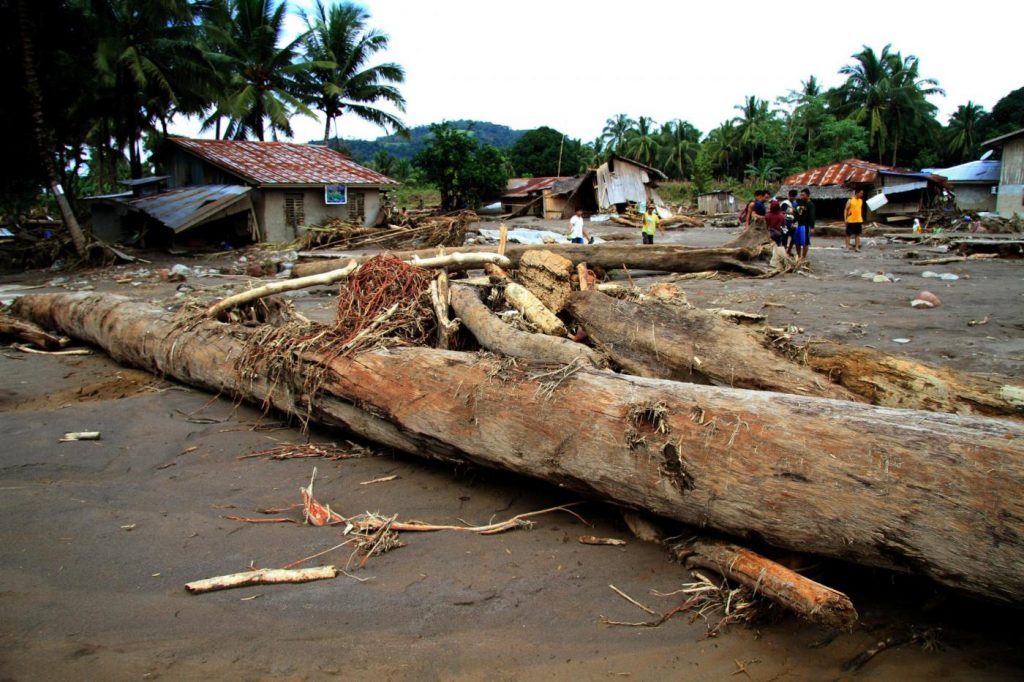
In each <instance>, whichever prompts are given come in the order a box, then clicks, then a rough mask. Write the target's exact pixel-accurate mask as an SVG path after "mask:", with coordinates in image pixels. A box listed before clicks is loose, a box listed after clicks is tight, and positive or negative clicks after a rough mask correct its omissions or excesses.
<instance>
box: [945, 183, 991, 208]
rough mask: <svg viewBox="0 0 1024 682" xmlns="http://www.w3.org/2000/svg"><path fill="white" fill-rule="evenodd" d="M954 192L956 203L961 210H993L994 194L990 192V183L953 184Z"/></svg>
mask: <svg viewBox="0 0 1024 682" xmlns="http://www.w3.org/2000/svg"><path fill="white" fill-rule="evenodd" d="M953 192H954V193H955V194H956V205H957V206H959V207H960V210H962V211H994V210H996V195H995V194H992V185H958V184H954V185H953Z"/></svg>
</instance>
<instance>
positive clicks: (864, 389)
mask: <svg viewBox="0 0 1024 682" xmlns="http://www.w3.org/2000/svg"><path fill="white" fill-rule="evenodd" d="M798 357H799V358H800V359H802V360H803V361H804V362H806V363H807V364H808V365H809V366H810V367H812V368H813V369H815V370H817V371H819V372H822V373H824V374H826V375H828V377H829V379H831V380H832V381H835V382H837V383H839V384H841V385H843V386H845V387H846V388H847V389H849V390H850V391H851V392H853V393H855V394H857V395H859V396H861V397H862V398H864V399H865V400H867V401H868V402H870V403H872V404H875V405H885V406H886V407H901V408H908V409H913V410H929V411H932V412H955V413H957V414H978V415H987V416H992V417H1005V416H1014V417H1024V382H1021V381H1017V380H1014V379H1010V378H1008V377H1003V376H999V375H998V374H971V373H969V372H961V371H958V370H955V369H949V368H947V367H937V366H935V365H928V364H925V363H923V362H917V361H916V360H914V359H912V358H909V357H902V356H899V355H892V354H890V353H883V352H882V351H878V350H874V349H872V348H863V347H859V346H849V345H846V344H844V343H837V342H835V341H827V340H824V339H816V340H814V341H811V342H809V343H807V344H805V345H804V346H802V347H801V348H800V349H799V351H798Z"/></svg>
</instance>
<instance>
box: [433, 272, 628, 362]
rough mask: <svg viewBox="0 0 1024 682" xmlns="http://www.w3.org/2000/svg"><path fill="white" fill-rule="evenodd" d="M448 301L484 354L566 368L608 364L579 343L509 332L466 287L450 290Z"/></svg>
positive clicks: (455, 287)
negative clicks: (523, 359)
mask: <svg viewBox="0 0 1024 682" xmlns="http://www.w3.org/2000/svg"><path fill="white" fill-rule="evenodd" d="M451 298H452V301H451V304H452V310H454V311H455V314H456V315H458V316H459V320H461V321H462V324H463V326H465V327H466V329H468V330H469V331H471V332H472V333H473V336H475V337H476V340H477V341H478V342H479V343H480V345H481V346H483V347H484V348H486V349H487V350H491V351H494V352H496V353H502V354H504V355H508V356H510V357H514V358H525V359H528V360H533V361H534V362H543V363H552V364H558V365H569V364H572V363H574V362H578V361H582V362H583V363H585V364H588V365H591V366H593V367H604V366H606V365H607V364H608V363H607V362H606V361H605V359H604V358H603V357H601V354H600V353H598V352H597V351H595V350H594V349H593V348H590V347H589V346H584V345H583V344H581V343H576V342H575V341H570V340H569V339H566V338H560V337H555V336H548V335H546V334H531V333H529V332H524V331H519V330H518V329H513V328H512V327H511V326H510V325H508V324H505V323H504V322H502V321H501V320H500V319H499V318H498V317H497V316H496V315H494V313H492V312H491V311H490V309H489V308H488V307H487V306H485V305H484V304H483V302H481V301H480V298H479V296H477V293H476V291H475V290H473V289H471V288H470V287H464V286H453V287H452V288H451ZM556 319H557V318H556Z"/></svg>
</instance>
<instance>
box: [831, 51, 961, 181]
mask: <svg viewBox="0 0 1024 682" xmlns="http://www.w3.org/2000/svg"><path fill="white" fill-rule="evenodd" d="M851 56H852V57H853V59H854V63H853V64H847V65H845V66H843V67H842V68H840V69H839V73H840V74H843V75H845V76H846V82H845V83H844V84H843V85H842V86H840V87H839V88H838V89H837V90H835V91H833V93H832V95H833V96H832V99H833V104H834V109H835V111H836V113H837V114H838V115H847V116H849V117H850V118H852V119H853V120H855V121H857V122H858V123H860V124H861V125H862V126H863V127H864V128H865V129H866V130H867V131H868V139H869V142H870V145H871V147H872V149H873V150H874V151H875V156H876V159H877V160H878V161H882V160H883V158H884V157H885V155H886V154H887V152H889V151H890V150H891V152H892V162H893V163H894V164H895V163H896V158H897V154H898V152H899V146H900V143H901V141H902V139H903V138H904V137H905V136H906V133H907V132H908V130H910V129H912V128H914V127H917V126H919V125H920V124H921V121H922V120H923V119H926V118H928V117H930V116H932V115H933V114H934V111H935V107H934V106H933V105H932V104H930V103H929V102H928V100H927V99H926V97H928V96H930V95H937V94H945V92H944V91H943V90H942V89H941V88H939V87H938V82H937V81H936V80H934V79H932V78H921V77H920V74H919V66H920V63H919V60H918V58H917V57H915V56H913V55H910V56H907V57H905V58H904V57H903V56H902V55H901V54H900V53H899V52H893V51H892V45H886V46H885V47H883V48H882V51H881V52H880V53H878V54H876V53H875V51H874V50H873V49H872V48H870V47H868V46H867V45H865V46H864V49H863V50H861V51H860V52H858V53H857V54H854V55H851Z"/></svg>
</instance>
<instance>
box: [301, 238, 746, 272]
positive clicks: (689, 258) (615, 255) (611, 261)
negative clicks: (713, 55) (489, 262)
mask: <svg viewBox="0 0 1024 682" xmlns="http://www.w3.org/2000/svg"><path fill="white" fill-rule="evenodd" d="M754 246H755V247H757V246H759V244H754ZM537 249H544V250H547V251H550V252H551V253H555V254H558V255H559V256H563V257H565V258H568V259H569V260H571V261H572V262H573V265H575V264H577V263H587V265H588V266H589V267H591V268H594V267H600V268H604V269H605V270H615V269H619V268H622V267H627V268H629V269H630V270H657V271H661V272H706V271H709V270H725V271H729V272H739V273H742V274H748V275H760V274H764V270H763V269H761V268H758V267H756V266H754V265H751V264H750V263H749V262H748V261H751V260H753V259H755V258H757V257H758V256H759V255H760V253H761V250H760V248H752V249H751V248H725V247H719V248H711V249H698V248H692V247H688V246H664V245H649V246H640V245H637V244H596V245H592V244H541V245H536V244H509V245H508V248H507V249H506V250H505V255H506V256H508V258H509V260H510V261H511V264H512V267H518V265H519V260H520V259H521V258H522V257H523V254H525V253H527V252H529V251H533V250H537ZM459 251H460V252H464V253H479V252H494V251H495V247H494V246H467V247H460V249H459ZM436 253H437V249H420V250H416V251H394V252H391V255H392V256H394V257H396V258H400V259H402V260H409V261H410V262H412V261H411V259H412V258H413V257H417V256H418V257H427V256H432V255H436ZM369 258H372V256H351V257H346V258H341V259H338V260H334V259H331V260H321V261H314V262H310V263H297V264H296V265H295V267H294V268H293V269H292V274H293V275H294V276H295V277H306V276H309V275H316V274H320V273H322V272H328V271H330V270H334V269H336V268H340V267H343V266H344V265H345V264H346V263H347V262H348V261H349V260H355V261H356V262H357V263H362V262H363V261H365V260H368V259H369ZM416 265H421V264H420V263H416ZM505 267H508V266H505Z"/></svg>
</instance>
